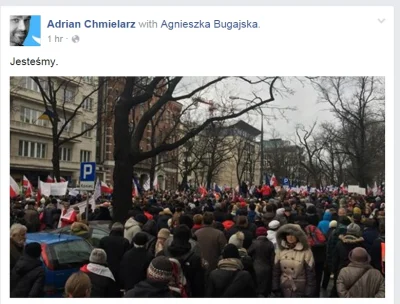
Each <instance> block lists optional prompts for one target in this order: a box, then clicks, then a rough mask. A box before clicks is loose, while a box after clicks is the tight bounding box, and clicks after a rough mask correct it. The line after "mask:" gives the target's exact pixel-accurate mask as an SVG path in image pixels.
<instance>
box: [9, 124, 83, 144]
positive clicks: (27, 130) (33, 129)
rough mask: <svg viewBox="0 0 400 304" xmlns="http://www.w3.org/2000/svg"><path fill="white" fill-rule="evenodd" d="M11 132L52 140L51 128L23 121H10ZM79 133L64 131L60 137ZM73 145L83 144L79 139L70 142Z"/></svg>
mask: <svg viewBox="0 0 400 304" xmlns="http://www.w3.org/2000/svg"><path fill="white" fill-rule="evenodd" d="M10 132H11V133H19V134H25V135H32V136H35V137H44V138H48V139H52V138H53V135H52V131H51V128H50V127H42V126H38V125H35V124H30V123H25V122H22V121H17V120H11V121H10ZM76 134H78V133H75V132H66V131H64V132H63V133H62V135H61V137H60V139H63V138H65V137H72V136H74V135H76ZM70 142H71V143H79V142H82V140H80V139H79V138H76V139H73V140H71V141H70Z"/></svg>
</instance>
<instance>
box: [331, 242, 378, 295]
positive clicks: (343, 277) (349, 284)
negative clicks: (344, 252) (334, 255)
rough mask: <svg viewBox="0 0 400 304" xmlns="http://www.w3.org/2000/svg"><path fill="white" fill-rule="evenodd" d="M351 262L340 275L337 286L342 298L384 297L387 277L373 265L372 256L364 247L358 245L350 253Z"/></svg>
mask: <svg viewBox="0 0 400 304" xmlns="http://www.w3.org/2000/svg"><path fill="white" fill-rule="evenodd" d="M348 259H349V261H350V263H349V265H348V266H346V267H344V268H343V269H342V270H341V271H340V273H339V276H338V279H337V283H336V288H337V293H338V295H339V297H340V298H384V297H385V279H384V277H383V276H382V274H381V273H380V272H379V270H377V269H374V268H373V267H372V266H371V265H370V262H371V257H370V256H369V254H368V253H367V251H366V250H365V249H364V248H361V247H356V248H354V249H353V250H352V251H350V253H349V257H348Z"/></svg>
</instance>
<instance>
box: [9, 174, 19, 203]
mask: <svg viewBox="0 0 400 304" xmlns="http://www.w3.org/2000/svg"><path fill="white" fill-rule="evenodd" d="M19 191H20V189H19V186H18V184H17V182H16V181H15V180H14V179H13V178H12V176H11V175H10V197H11V198H14V197H16V196H18V195H19Z"/></svg>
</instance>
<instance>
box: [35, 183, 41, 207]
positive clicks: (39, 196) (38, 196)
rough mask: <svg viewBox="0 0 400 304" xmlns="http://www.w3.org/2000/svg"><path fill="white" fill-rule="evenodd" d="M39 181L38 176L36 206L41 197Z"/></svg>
mask: <svg viewBox="0 0 400 304" xmlns="http://www.w3.org/2000/svg"><path fill="white" fill-rule="evenodd" d="M41 183H42V182H41V180H40V177H38V192H37V195H36V204H37V205H38V206H40V200H41V199H42V191H41V187H40V185H41Z"/></svg>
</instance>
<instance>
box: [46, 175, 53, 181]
mask: <svg viewBox="0 0 400 304" xmlns="http://www.w3.org/2000/svg"><path fill="white" fill-rule="evenodd" d="M46 183H54V179H53V178H52V177H51V176H50V175H47V179H46Z"/></svg>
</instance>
